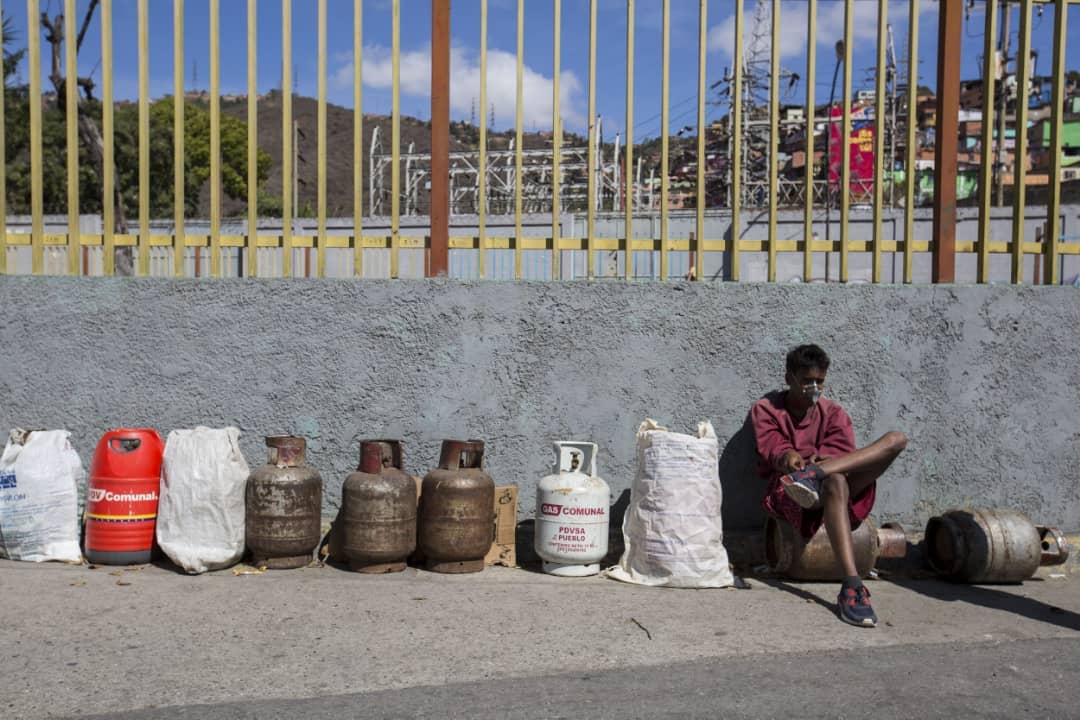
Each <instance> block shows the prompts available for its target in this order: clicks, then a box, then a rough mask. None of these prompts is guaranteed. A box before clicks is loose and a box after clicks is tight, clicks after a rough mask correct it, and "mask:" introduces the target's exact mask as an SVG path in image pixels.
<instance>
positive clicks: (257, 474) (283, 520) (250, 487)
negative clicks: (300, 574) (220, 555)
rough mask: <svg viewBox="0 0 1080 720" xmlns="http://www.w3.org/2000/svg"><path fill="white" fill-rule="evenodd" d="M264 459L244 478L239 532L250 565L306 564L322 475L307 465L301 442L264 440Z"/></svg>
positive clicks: (316, 535)
mask: <svg viewBox="0 0 1080 720" xmlns="http://www.w3.org/2000/svg"><path fill="white" fill-rule="evenodd" d="M266 446H267V447H268V448H269V458H268V459H267V461H266V464H265V465H263V466H262V467H259V468H256V469H255V471H254V472H253V473H251V476H250V477H249V478H248V481H247V487H246V488H245V492H244V499H245V510H246V513H247V517H246V518H245V523H244V524H245V530H246V532H247V546H248V550H250V551H251V562H252V564H253V565H263V566H266V567H267V568H271V569H276V570H284V569H288V568H298V567H304V566H305V565H307V564H308V563H310V562H311V559H312V555H313V553H314V552H315V548H316V547H318V545H319V540H320V539H321V537H320V536H321V532H320V530H321V517H322V478H320V477H319V473H318V471H317V470H315V468H312V467H310V466H308V465H307V463H306V457H307V441H305V440H304V438H300V437H291V436H288V435H272V436H270V437H267V438H266Z"/></svg>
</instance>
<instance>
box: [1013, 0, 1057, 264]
mask: <svg viewBox="0 0 1080 720" xmlns="http://www.w3.org/2000/svg"><path fill="white" fill-rule="evenodd" d="M1030 76H1031V0H1020V47H1019V48H1018V49H1017V51H1016V122H1015V128H1016V131H1015V132H1016V143H1015V145H1014V146H1013V227H1012V281H1013V282H1014V283H1016V284H1019V283H1022V282H1023V281H1024V213H1025V211H1026V201H1027V198H1025V197H1024V194H1025V181H1026V179H1027V136H1028V132H1027V119H1028V107H1027V106H1028V79H1029V78H1030ZM1059 182H1060V180H1059Z"/></svg>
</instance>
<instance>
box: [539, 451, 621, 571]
mask: <svg viewBox="0 0 1080 720" xmlns="http://www.w3.org/2000/svg"><path fill="white" fill-rule="evenodd" d="M554 448H555V467H554V470H553V472H554V474H552V475H548V476H547V477H545V478H544V479H542V480H541V481H540V484H539V485H538V486H537V488H536V528H535V531H536V535H535V542H534V545H535V548H536V554H537V555H539V556H540V557H541V558H542V559H543V561H544V572H546V573H550V574H552V575H562V576H564V577H583V576H585V575H595V574H597V573H598V572H600V561H601V560H602V559H603V558H604V556H605V555H607V551H608V514H609V507H608V503H609V501H610V490H609V489H608V486H607V483H606V482H604V481H603V480H601V479H600V478H598V477H597V476H596V443H591V442H573V441H559V442H556V443H555V444H554Z"/></svg>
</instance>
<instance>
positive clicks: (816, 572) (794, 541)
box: [765, 516, 907, 580]
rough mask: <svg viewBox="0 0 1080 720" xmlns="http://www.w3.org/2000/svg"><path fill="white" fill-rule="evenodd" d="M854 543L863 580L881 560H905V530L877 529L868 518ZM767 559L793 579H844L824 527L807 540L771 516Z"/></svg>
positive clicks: (896, 527)
mask: <svg viewBox="0 0 1080 720" xmlns="http://www.w3.org/2000/svg"><path fill="white" fill-rule="evenodd" d="M851 543H852V548H853V549H854V551H855V571H856V572H857V573H858V575H859V576H860V577H866V576H867V575H869V573H870V571H871V570H873V569H874V563H876V562H877V560H878V558H879V557H904V553H905V552H906V549H907V539H906V537H905V535H904V530H903V528H901V527H900V526H899V525H897V524H895V523H885V524H884V525H882V526H881V528H880V529H878V528H877V527H876V526H875V525H874V524H873V523H872V522H871V521H870V520H869V519H867V520H864V521H863V522H862V523H860V524H859V527H857V528H856V529H855V530H853V531H852V533H851ZM765 559H766V562H767V563H768V565H769V569H770V570H771V571H772V572H774V573H776V574H778V575H783V576H785V577H789V578H791V579H793V580H842V579H843V578H844V571H843V569H842V568H841V567H840V562H839V561H838V560H837V558H836V554H835V553H833V549H832V544H831V543H830V542H829V536H828V534H827V532H826V531H825V527H824V526H822V527H820V528H818V531H817V532H816V533H814V536H813V537H812V538H810V539H809V540H807V539H805V538H804V537H802V536H801V535H800V534H799V533H798V532H797V531H796V530H795V528H793V527H792V526H791V524H790V523H788V522H785V521H784V520H780V519H778V518H775V517H771V516H770V517H769V518H768V519H767V520H766V521H765Z"/></svg>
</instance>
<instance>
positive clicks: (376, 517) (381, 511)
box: [341, 440, 416, 573]
mask: <svg viewBox="0 0 1080 720" xmlns="http://www.w3.org/2000/svg"><path fill="white" fill-rule="evenodd" d="M341 518H342V534H343V549H344V553H345V556H346V557H347V558H348V559H349V566H350V567H351V568H352V569H353V570H356V571H358V572H365V573H384V572H400V571H401V570H404V569H405V561H406V560H407V559H408V557H409V555H411V554H412V552H413V550H415V549H416V482H415V481H414V480H413V479H412V477H410V476H409V475H407V474H406V473H405V472H404V471H403V469H402V453H401V442H400V441H399V440H364V441H362V442H361V443H360V467H359V468H358V469H357V471H356V472H354V473H352V474H351V475H349V476H348V477H347V478H345V484H344V485H343V486H342V489H341Z"/></svg>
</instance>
